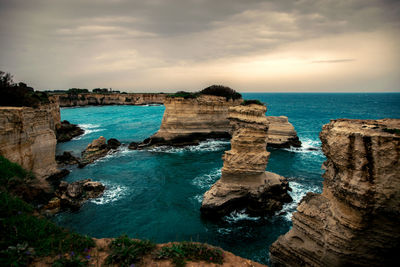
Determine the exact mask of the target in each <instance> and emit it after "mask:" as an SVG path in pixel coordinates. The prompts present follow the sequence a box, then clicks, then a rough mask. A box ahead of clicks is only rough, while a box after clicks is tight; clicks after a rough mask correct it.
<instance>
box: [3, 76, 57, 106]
mask: <svg viewBox="0 0 400 267" xmlns="http://www.w3.org/2000/svg"><path fill="white" fill-rule="evenodd" d="M0 95H1V97H0V106H11V107H34V108H36V107H38V106H39V105H40V104H45V103H50V101H49V98H48V95H47V93H45V92H38V91H36V92H35V91H34V90H33V88H32V87H28V86H27V85H26V84H25V83H22V82H20V83H18V84H15V83H14V82H13V79H12V75H11V74H10V73H5V72H3V71H0Z"/></svg>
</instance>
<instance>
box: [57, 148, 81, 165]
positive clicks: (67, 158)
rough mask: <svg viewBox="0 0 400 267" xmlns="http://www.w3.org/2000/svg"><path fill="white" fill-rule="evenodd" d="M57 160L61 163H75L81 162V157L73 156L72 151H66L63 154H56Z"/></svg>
mask: <svg viewBox="0 0 400 267" xmlns="http://www.w3.org/2000/svg"><path fill="white" fill-rule="evenodd" d="M56 162H57V164H59V165H75V164H79V162H80V159H79V158H77V157H75V156H73V155H72V154H71V152H69V151H64V152H63V153H62V154H61V155H56Z"/></svg>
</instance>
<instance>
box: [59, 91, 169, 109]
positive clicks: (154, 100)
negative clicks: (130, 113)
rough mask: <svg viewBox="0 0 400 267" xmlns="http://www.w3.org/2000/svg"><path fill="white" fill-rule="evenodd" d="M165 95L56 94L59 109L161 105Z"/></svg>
mask: <svg viewBox="0 0 400 267" xmlns="http://www.w3.org/2000/svg"><path fill="white" fill-rule="evenodd" d="M166 96H167V94H163V93H154V94H152V93H148V94H145V93H142V94H96V93H89V94H76V95H74V94H57V95H54V96H53V97H56V98H58V99H59V103H60V107H75V106H87V105H146V104H163V102H164V99H165V98H166Z"/></svg>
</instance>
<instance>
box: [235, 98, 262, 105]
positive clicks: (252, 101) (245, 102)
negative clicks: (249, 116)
mask: <svg viewBox="0 0 400 267" xmlns="http://www.w3.org/2000/svg"><path fill="white" fill-rule="evenodd" d="M251 104H256V105H261V106H264V104H263V103H261V102H260V101H259V100H257V99H250V100H243V102H242V103H240V105H242V106H248V105H251Z"/></svg>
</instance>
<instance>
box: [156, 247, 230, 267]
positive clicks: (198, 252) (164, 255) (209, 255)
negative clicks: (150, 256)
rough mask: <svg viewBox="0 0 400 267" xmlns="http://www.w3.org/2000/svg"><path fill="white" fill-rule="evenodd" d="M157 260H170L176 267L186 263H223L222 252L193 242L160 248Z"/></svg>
mask: <svg viewBox="0 0 400 267" xmlns="http://www.w3.org/2000/svg"><path fill="white" fill-rule="evenodd" d="M156 258H157V259H170V260H172V262H173V263H174V264H175V265H176V266H179V267H180V266H185V265H186V261H188V260H189V261H206V262H212V263H217V264H222V263H223V253H222V250H220V249H218V248H214V247H211V246H208V245H205V244H200V243H194V242H180V243H174V244H172V245H170V246H165V247H162V248H161V250H159V251H158V253H157V255H156Z"/></svg>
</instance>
